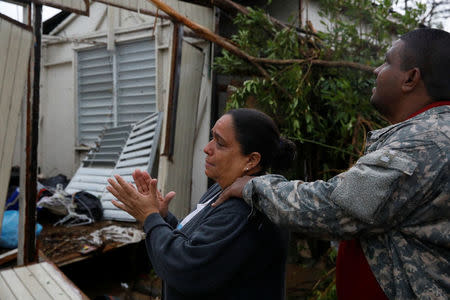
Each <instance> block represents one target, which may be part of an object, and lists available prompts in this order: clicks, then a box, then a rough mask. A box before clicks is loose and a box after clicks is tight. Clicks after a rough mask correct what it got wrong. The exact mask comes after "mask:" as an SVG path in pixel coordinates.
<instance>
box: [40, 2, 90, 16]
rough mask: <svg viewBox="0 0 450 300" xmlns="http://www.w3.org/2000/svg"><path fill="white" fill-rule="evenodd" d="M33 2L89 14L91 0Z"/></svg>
mask: <svg viewBox="0 0 450 300" xmlns="http://www.w3.org/2000/svg"><path fill="white" fill-rule="evenodd" d="M32 1H33V2H36V3H40V4H43V5H48V6H52V7H56V8H59V9H62V10H69V11H73V12H76V13H79V14H83V15H88V14H89V1H87V0H32Z"/></svg>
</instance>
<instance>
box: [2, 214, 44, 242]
mask: <svg viewBox="0 0 450 300" xmlns="http://www.w3.org/2000/svg"><path fill="white" fill-rule="evenodd" d="M41 231H42V225H41V224H39V223H36V236H38V235H39V233H41ZM18 235H19V212H18V211H17V210H7V211H5V214H4V215H3V223H2V234H1V235H0V247H1V248H8V249H15V248H17V244H18V242H17V237H18Z"/></svg>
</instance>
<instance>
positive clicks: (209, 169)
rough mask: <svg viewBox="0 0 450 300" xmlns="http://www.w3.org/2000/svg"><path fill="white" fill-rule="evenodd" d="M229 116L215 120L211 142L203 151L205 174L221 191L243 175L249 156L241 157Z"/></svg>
mask: <svg viewBox="0 0 450 300" xmlns="http://www.w3.org/2000/svg"><path fill="white" fill-rule="evenodd" d="M232 118H233V117H232V116H231V115H224V116H222V117H221V118H220V119H219V120H217V122H216V124H215V125H214V127H213V129H212V130H211V132H212V136H213V138H212V140H211V141H210V142H209V143H208V144H207V145H206V147H205V148H204V149H203V151H204V152H205V153H206V155H207V156H206V160H205V174H206V176H208V177H209V178H211V179H213V180H214V181H216V182H217V183H218V184H219V185H220V187H222V189H224V188H226V187H228V186H229V185H231V184H232V183H233V182H234V180H235V179H236V178H238V177H241V176H243V175H244V174H245V168H246V167H248V166H249V162H250V155H243V154H242V152H241V145H240V144H239V142H238V141H237V140H236V136H235V133H234V128H233V120H232Z"/></svg>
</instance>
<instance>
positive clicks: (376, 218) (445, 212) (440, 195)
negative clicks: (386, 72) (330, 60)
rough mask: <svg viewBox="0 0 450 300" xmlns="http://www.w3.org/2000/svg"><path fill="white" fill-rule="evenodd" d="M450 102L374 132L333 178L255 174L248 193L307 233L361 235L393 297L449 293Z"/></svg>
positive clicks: (274, 218)
mask: <svg viewBox="0 0 450 300" xmlns="http://www.w3.org/2000/svg"><path fill="white" fill-rule="evenodd" d="M449 161H450V106H448V105H444V106H439V107H435V108H431V109H429V110H427V111H425V112H423V113H421V114H419V115H417V116H416V117H414V118H411V119H409V120H406V121H404V122H401V123H397V124H394V125H392V126H389V127H386V128H383V129H380V130H377V131H373V132H370V134H369V137H368V141H367V145H366V152H365V154H364V155H363V156H362V157H361V158H360V159H359V160H358V161H357V162H356V164H355V165H354V166H353V167H352V168H350V169H349V170H348V171H346V172H344V173H341V174H339V175H337V176H335V177H334V178H332V179H330V180H329V181H320V180H319V181H315V182H302V181H287V180H286V179H285V178H284V177H282V176H279V175H266V176H262V177H256V178H254V179H252V180H251V181H249V182H248V183H247V185H246V186H245V187H244V191H243V194H244V199H245V200H246V201H247V202H248V203H249V204H250V205H253V206H255V207H256V208H257V209H259V210H261V211H263V212H264V213H265V214H266V215H267V216H268V217H269V218H270V219H271V220H272V221H273V222H275V223H278V224H280V225H284V226H287V227H288V228H290V229H291V230H293V231H297V232H302V233H304V234H306V235H308V236H313V237H319V238H326V239H353V238H358V239H359V240H360V243H361V246H362V249H363V251H364V254H365V256H366V259H367V261H368V263H369V265H370V267H371V269H372V271H373V273H374V275H375V277H376V279H377V281H378V283H379V284H380V286H381V287H382V289H383V290H384V292H385V293H386V295H387V296H388V297H389V298H390V299H412V298H420V299H447V297H448V295H450V221H449V220H450V202H449V194H450V174H449V168H450V164H449Z"/></svg>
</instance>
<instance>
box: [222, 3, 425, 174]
mask: <svg viewBox="0 0 450 300" xmlns="http://www.w3.org/2000/svg"><path fill="white" fill-rule="evenodd" d="M319 3H320V7H321V10H320V15H321V16H322V17H323V19H324V20H329V21H324V22H323V24H324V25H326V27H327V30H326V31H325V32H319V33H318V34H317V35H315V34H312V33H311V34H306V35H305V34H303V35H300V34H299V32H297V30H296V29H295V28H294V27H293V26H292V27H288V28H281V29H280V28H279V27H277V26H276V25H275V24H273V23H272V22H271V21H270V19H269V18H267V15H266V13H265V11H264V10H263V9H260V8H248V9H249V14H248V15H242V14H239V15H238V16H237V17H236V18H235V19H234V23H235V25H236V26H237V28H238V31H237V33H236V34H235V35H233V36H232V38H231V39H232V41H233V42H234V43H236V44H237V45H238V46H239V47H240V48H241V49H242V50H244V51H245V52H247V53H248V54H250V55H251V56H254V57H258V58H268V59H281V60H286V59H306V61H305V63H303V64H290V65H287V64H284V65H281V64H278V65H277V64H269V63H266V64H264V65H263V67H264V69H265V70H266V71H267V72H268V74H269V76H270V79H269V78H267V77H263V76H261V73H260V72H259V71H258V69H256V67H255V66H254V65H253V64H250V63H249V62H248V61H244V60H243V59H241V58H238V57H236V56H234V55H232V54H230V53H229V52H227V51H225V50H224V51H223V52H222V53H223V55H222V56H221V57H218V58H216V61H215V67H216V69H217V70H218V71H219V72H221V73H224V74H239V75H247V76H249V78H251V79H249V80H247V81H245V82H244V83H243V85H242V86H241V87H239V88H238V89H237V90H236V92H235V93H234V94H233V95H232V96H231V98H230V99H229V102H228V105H227V108H228V109H230V108H237V107H245V106H247V102H248V99H249V98H254V99H257V104H256V106H257V108H259V109H261V110H263V111H265V112H266V113H268V114H269V115H270V116H272V117H273V118H274V119H275V120H276V122H277V124H278V126H279V127H280V130H281V132H282V134H283V135H285V136H287V137H289V138H291V139H292V140H294V141H296V142H297V146H298V148H299V155H298V161H297V162H296V166H295V168H294V170H293V171H292V173H290V174H289V176H292V177H295V178H308V179H318V178H321V179H328V178H330V177H331V176H333V175H334V174H335V173H336V172H338V171H341V170H342V169H345V168H347V167H348V165H349V163H350V164H351V163H352V162H353V161H354V160H355V158H357V157H358V156H359V155H360V154H361V152H362V148H363V144H364V140H365V135H366V132H367V131H368V130H372V129H375V128H379V127H380V126H383V125H386V123H385V121H384V120H383V119H382V118H381V117H380V116H379V115H378V113H376V112H375V111H374V110H373V109H372V107H371V105H370V104H369V98H370V95H371V89H372V87H373V85H374V79H375V78H374V76H373V75H372V74H369V73H367V72H363V71H357V70H355V69H348V68H331V67H324V66H316V65H311V64H310V63H309V62H308V59H322V60H329V61H353V62H358V63H361V64H365V65H369V66H377V65H379V64H380V63H381V62H382V60H383V58H384V54H385V52H386V50H387V49H388V47H389V45H390V44H391V42H392V39H396V37H397V36H398V35H400V34H402V33H404V32H407V31H409V30H411V29H413V28H415V27H416V26H417V19H418V16H420V15H421V13H423V9H424V8H423V7H420V6H418V9H411V10H409V11H408V12H407V13H406V14H405V15H404V16H399V15H398V16H393V15H392V13H391V6H392V1H390V0H377V1H369V0H361V1H356V0H339V1H336V0H319ZM305 30H308V28H305ZM275 83H277V84H278V85H279V86H281V87H282V88H283V89H284V91H282V90H280V88H279V87H277V85H276V84H275ZM305 166H306V167H305Z"/></svg>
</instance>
